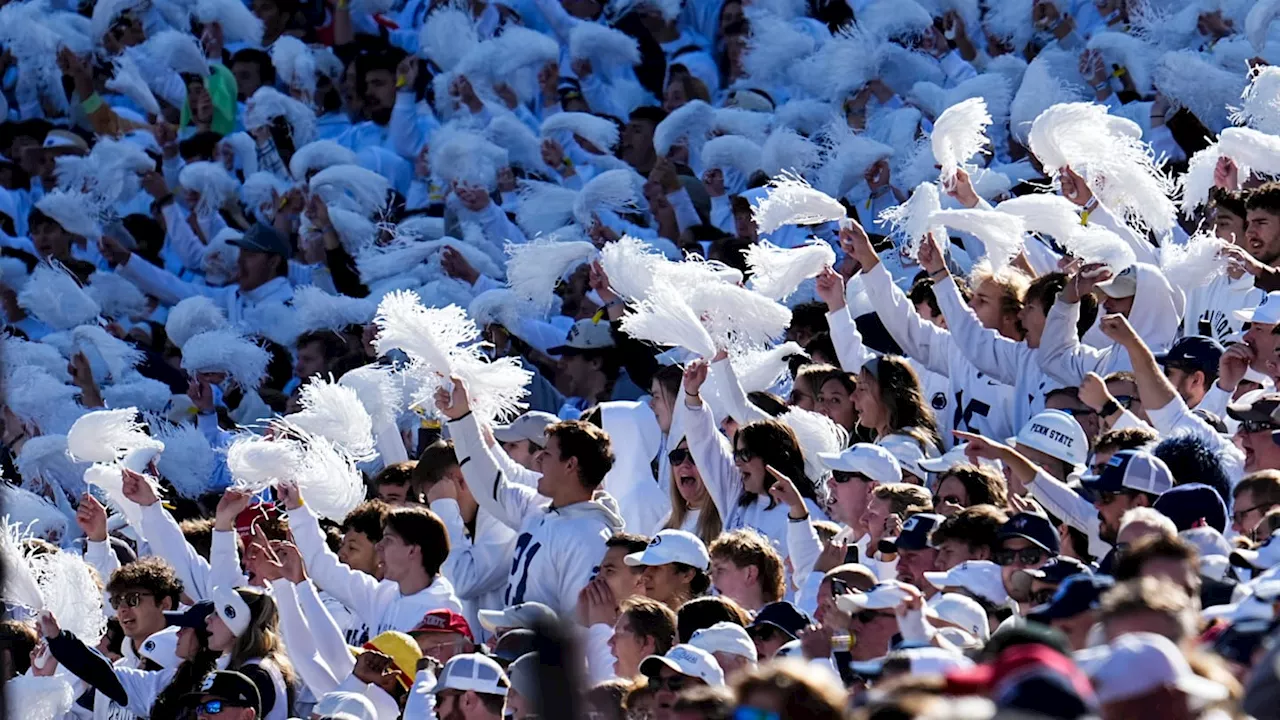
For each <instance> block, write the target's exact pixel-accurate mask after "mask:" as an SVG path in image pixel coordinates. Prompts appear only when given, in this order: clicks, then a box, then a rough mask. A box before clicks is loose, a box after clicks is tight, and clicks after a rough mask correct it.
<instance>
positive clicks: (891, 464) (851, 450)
mask: <svg viewBox="0 0 1280 720" xmlns="http://www.w3.org/2000/svg"><path fill="white" fill-rule="evenodd" d="M818 460H820V461H821V462H822V464H823V466H824V467H826V468H827V469H828V470H832V471H834V472H847V473H859V474H861V475H865V476H867V477H868V478H869V479H871V480H875V481H876V482H878V483H881V484H882V485H883V484H888V483H899V482H902V466H901V465H900V464H899V463H898V459H897V458H896V457H894V456H893V453H891V452H889V451H888V450H887V449H885V448H882V447H880V446H879V445H872V444H871V443H855V444H854V445H852V446H850V447H848V448H846V449H845V450H843V451H842V452H838V453H818Z"/></svg>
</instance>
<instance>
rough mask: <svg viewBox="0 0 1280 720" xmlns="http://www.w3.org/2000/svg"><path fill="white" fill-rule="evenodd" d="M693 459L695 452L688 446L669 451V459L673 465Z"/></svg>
mask: <svg viewBox="0 0 1280 720" xmlns="http://www.w3.org/2000/svg"><path fill="white" fill-rule="evenodd" d="M692 459H693V453H691V452H689V449H688V448H676V449H675V450H672V451H671V452H669V453H667V460H669V461H671V467H675V466H677V465H683V464H685V463H687V462H689V461H690V460H692Z"/></svg>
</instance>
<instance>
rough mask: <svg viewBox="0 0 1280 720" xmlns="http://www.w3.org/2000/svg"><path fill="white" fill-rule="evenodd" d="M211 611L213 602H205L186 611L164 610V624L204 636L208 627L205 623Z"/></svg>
mask: <svg viewBox="0 0 1280 720" xmlns="http://www.w3.org/2000/svg"><path fill="white" fill-rule="evenodd" d="M213 611H214V610H213V601H212V600H205V601H204V602H198V603H196V604H195V605H192V606H191V607H189V608H187V609H186V610H166V611H165V613H164V622H165V625H166V626H168V627H176V628H192V629H193V630H195V631H196V632H199V633H201V634H204V633H206V632H208V625H206V624H205V623H206V622H207V621H208V620H209V616H210V615H212V614H213Z"/></svg>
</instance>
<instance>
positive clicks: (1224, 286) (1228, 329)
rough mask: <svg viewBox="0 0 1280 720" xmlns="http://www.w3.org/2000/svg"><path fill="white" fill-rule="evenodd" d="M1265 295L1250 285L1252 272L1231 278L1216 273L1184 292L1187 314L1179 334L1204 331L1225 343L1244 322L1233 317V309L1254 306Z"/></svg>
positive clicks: (1208, 335)
mask: <svg viewBox="0 0 1280 720" xmlns="http://www.w3.org/2000/svg"><path fill="white" fill-rule="evenodd" d="M1265 295H1266V293H1264V292H1262V290H1260V289H1258V288H1256V287H1254V285H1253V276H1252V275H1250V274H1249V273H1244V274H1243V275H1241V276H1240V277H1239V278H1237V279H1235V280H1232V279H1231V278H1230V277H1229V276H1227V275H1226V274H1222V275H1219V276H1217V277H1215V278H1214V279H1213V280H1210V281H1209V283H1208V284H1207V285H1202V286H1200V287H1198V288H1193V289H1192V290H1190V291H1189V292H1188V293H1187V315H1186V317H1185V318H1184V319H1183V321H1182V334H1183V335H1204V336H1205V337H1211V338H1213V339H1214V340H1217V341H1218V342H1220V343H1226V342H1227V338H1229V337H1231V336H1232V335H1234V334H1236V333H1238V332H1240V329H1241V327H1242V326H1243V325H1244V322H1243V321H1242V320H1239V319H1238V318H1236V316H1235V311H1236V310H1243V309H1244V308H1250V307H1257V306H1258V303H1260V302H1262V298H1263V297H1264V296H1265Z"/></svg>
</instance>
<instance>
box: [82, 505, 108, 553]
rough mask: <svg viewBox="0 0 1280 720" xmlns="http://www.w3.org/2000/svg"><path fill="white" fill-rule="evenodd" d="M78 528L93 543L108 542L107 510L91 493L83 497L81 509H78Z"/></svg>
mask: <svg viewBox="0 0 1280 720" xmlns="http://www.w3.org/2000/svg"><path fill="white" fill-rule="evenodd" d="M76 526H78V527H79V528H80V532H83V533H84V535H85V537H87V538H89V540H90V541H92V542H106V540H107V509H106V508H105V507H103V506H102V503H100V502H98V500H97V498H95V497H94V496H92V495H90V494H89V493H85V494H84V495H83V496H81V498H80V507H78V508H76Z"/></svg>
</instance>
